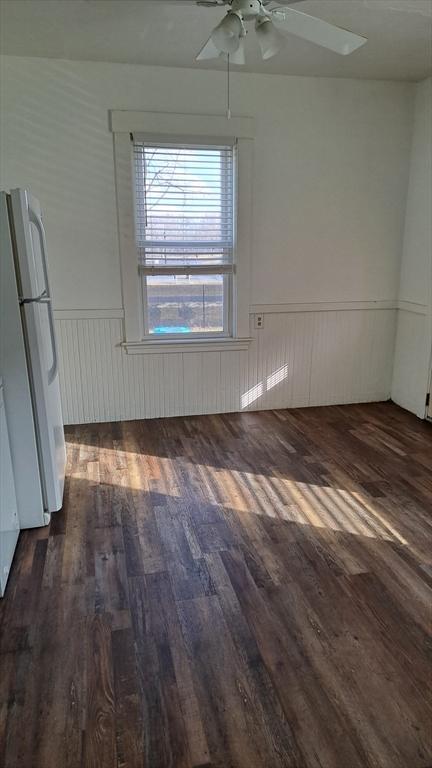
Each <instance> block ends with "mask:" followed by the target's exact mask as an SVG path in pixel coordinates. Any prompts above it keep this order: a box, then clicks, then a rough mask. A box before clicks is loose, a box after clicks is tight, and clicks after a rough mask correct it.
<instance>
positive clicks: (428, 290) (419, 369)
mask: <svg viewBox="0 0 432 768" xmlns="http://www.w3.org/2000/svg"><path fill="white" fill-rule="evenodd" d="M399 301H400V309H399V311H398V322H397V336H396V347H395V360H394V373H393V384H392V398H393V400H394V401H395V402H397V403H398V404H399V405H402V406H403V407H404V408H407V409H408V410H410V411H412V412H413V413H416V414H417V415H418V416H420V417H424V413H425V396H426V392H427V390H428V380H429V374H430V360H431V351H432V78H429V79H428V80H425V81H423V82H422V83H419V84H418V85H417V86H416V98H415V113H414V129H413V140H412V149H411V160H410V175H409V185H408V196H407V205H406V217H405V230H404V240H403V253H402V261H401V272H400V287H399Z"/></svg>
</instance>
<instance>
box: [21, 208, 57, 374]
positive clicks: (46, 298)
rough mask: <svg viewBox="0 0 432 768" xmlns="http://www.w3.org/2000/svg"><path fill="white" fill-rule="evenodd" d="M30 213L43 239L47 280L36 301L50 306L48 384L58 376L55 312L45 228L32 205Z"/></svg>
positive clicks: (43, 265) (43, 261)
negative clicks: (51, 361)
mask: <svg viewBox="0 0 432 768" xmlns="http://www.w3.org/2000/svg"><path fill="white" fill-rule="evenodd" d="M28 213H29V219H30V221H31V222H32V223H33V224H34V225H35V227H36V229H37V231H38V232H39V237H40V241H41V255H42V269H43V274H44V280H45V290H44V291H43V293H41V295H40V296H39V297H38V298H37V299H36V301H38V302H41V303H46V304H47V306H48V325H49V331H50V338H51V349H52V358H53V363H52V366H51V368H50V370H49V371H48V384H51V383H52V382H53V381H54V379H55V377H56V376H57V372H58V358H57V344H56V338H55V330H54V314H53V308H52V304H51V294H50V288H49V278H48V264H47V255H46V253H47V248H46V237H45V229H44V225H43V223H42V219H41V218H40V217H39V216H37V215H36V213H35V211H33V209H32V208H31V207H30V206H29V207H28Z"/></svg>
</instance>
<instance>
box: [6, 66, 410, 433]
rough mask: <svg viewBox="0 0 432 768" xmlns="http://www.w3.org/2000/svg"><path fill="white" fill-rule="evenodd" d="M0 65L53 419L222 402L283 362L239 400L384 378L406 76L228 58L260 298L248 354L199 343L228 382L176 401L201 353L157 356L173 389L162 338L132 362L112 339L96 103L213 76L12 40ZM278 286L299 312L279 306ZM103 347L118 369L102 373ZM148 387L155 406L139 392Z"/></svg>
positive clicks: (205, 90) (193, 92) (127, 105)
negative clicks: (266, 68) (48, 346)
mask: <svg viewBox="0 0 432 768" xmlns="http://www.w3.org/2000/svg"><path fill="white" fill-rule="evenodd" d="M0 75H1V83H0V85H1V93H2V96H1V99H2V104H1V107H2V110H1V111H2V115H3V125H2V126H1V136H2V138H1V144H0V153H1V156H0V161H1V162H0V168H1V170H0V174H1V175H0V186H1V187H2V188H3V187H6V188H7V187H13V186H28V187H30V188H31V189H32V191H33V193H34V194H35V195H36V196H37V197H39V198H40V200H41V203H42V206H43V209H44V212H45V223H46V229H47V233H48V241H49V250H50V267H51V275H52V280H51V282H52V287H53V293H54V296H55V302H56V304H55V306H56V309H57V310H58V314H57V317H58V321H59V335H60V340H61V354H62V359H63V365H64V368H63V400H64V405H65V412H66V420H68V421H77V420H78V421H80V420H82V421H84V420H95V421H97V420H101V419H104V418H108V417H109V418H112V419H115V418H123V417H124V418H126V417H129V418H131V417H132V416H135V417H145V416H147V415H162V413H164V414H170V413H174V412H176V413H177V412H191V409H192V410H196V409H198V410H202V411H211V410H219V409H226V410H237V409H239V408H241V407H242V405H241V404H242V402H245V400H244V397H243V396H244V395H245V393H246V392H247V391H248V390H249V389H251V387H254V386H256V385H259V382H261V381H262V380H263V377H264V378H265V377H268V376H269V375H272V373H273V370H278V368H280V367H281V366H284V365H288V364H289V366H290V381H292V382H293V390H292V392H293V393H294V394H290V395H288V394H287V389H285V390H282V389H281V386H275V387H273V388H272V390H268V391H267V392H266V393H262V394H261V395H260V396H259V397H257V398H256V399H255V400H253V401H251V403H250V404H249V405H248V406H247V407H274V406H275V404H278V405H279V406H283V405H295V404H310V403H314V404H318V403H327V402H349V401H350V400H352V401H354V400H356V401H359V400H373V399H382V398H386V397H388V396H389V394H390V385H391V359H392V354H393V340H394V328H395V312H394V310H393V309H392V308H391V307H394V306H395V301H396V298H397V290H398V283H399V263H400V258H401V243H402V231H403V221H404V207H405V197H406V185H407V178H408V162H409V151H410V140H411V129H412V106H413V96H414V86H413V85H411V84H407V83H392V82H376V81H370V82H369V81H364V80H363V81H355V80H336V79H324V78H322V79H320V78H301V77H285V76H274V75H273V76H265V75H252V74H237V73H236V74H234V75H233V84H232V106H233V111H234V112H235V113H237V114H243V115H251V116H253V117H254V119H255V123H256V132H257V137H256V141H255V184H254V189H253V208H254V221H253V237H252V240H253V252H252V290H251V297H250V298H251V305H253V306H255V307H257V306H258V307H259V306H262V305H266V311H267V312H268V314H267V315H266V318H265V330H264V332H261V333H262V334H263V335H262V336H261V337H260V338H258V337H257V338H256V340H255V341H254V342H252V345H251V348H250V351H249V353H246V354H247V361H246V358H245V356H244V353H241V352H239V353H235V352H229V353H226V354H228V355H231V356H232V357H230V358H229V365H228V367H225V368H224V367H223V365H222V363H220V366H219V363H218V362H217V361H216V358H215V360H214V361H213V362H214V365H215V366H216V367H218V366H219V370H220V371H221V376H222V377H225V378H224V381H225V384H224V386H225V390H226V391H230V392H231V395H230V396H229V397H228V400H226V399H224V397H225V395H224V396H222V395H218V396H217V397H216V395H215V394H213V395H211V394H210V392H207V390H206V386H204V387H203V390H202V394H201V395H199V397H198V395H197V400H196V401H194V403H193V404H192V403H191V402H190V399H191V398H192V399H193V397H192V395H191V396H190V397H189V389H188V388H189V387H190V386H192V380H191V379H194V378H197V377H201V380H202V375H203V374H202V371H203V365H204V364H203V360H204V358H202V357H201V356H198V357H197V358H196V359H194V361H193V364H192V357H191V355H190V353H188V358H187V359H188V364H187V365H186V367H185V366H184V363H183V361H180V359H179V358H178V357H176V356H174V355H172V356H165V355H164V356H163V357H169V358H170V359H169V361H165V362H164V368H163V370H164V371H165V370H168V369H169V370H170V372H171V373H174V374H175V376H176V377H178V376H180V377H181V384H179V388H180V389H181V388H183V390H182V391H186V393H187V397H186V398H185V399H182V396H181V395H178V396H177V395H176V396H175V397H176V398H177V401H178V402H173V400H172V398H171V394H170V392H168V390H167V391H166V392H165V389H166V388H167V387H168V383H167V380H166V377H165V376H163V377H160V375H159V374H160V372H161V369H160V365H161V360H162V357H161V356H155V361H154V365H153V366H152V364H151V362H150V360H148V359H147V358H142V359H141V358H140V359H138V360H135V361H134V362H133V363H132V361H131V359H130V358H127V356H126V355H124V353H123V352H121V351H120V349H119V348H118V347H117V346H116V344H118V342H119V341H120V340H121V320H119V318H118V314H119V310H121V309H122V307H121V283H120V269H119V256H118V240H117V224H116V207H115V190H114V169H113V153H112V135H111V134H110V132H109V130H108V110H109V109H146V110H154V111H175V112H186V113H188V112H195V113H212V112H213V113H219V114H220V113H222V112H223V109H224V102H225V76H224V75H223V74H221V73H218V72H210V71H195V70H193V69H188V70H179V69H170V68H155V67H139V66H128V65H121V64H104V63H89V62H70V61H59V60H43V59H25V58H18V57H6V58H4V59H3V60H2V61H1V70H0ZM341 302H343V303H344V304H343V306H344V308H345V310H344V311H342V310H339V309H338V308H339V307H340V303H341ZM370 302H379V304H377V305H374V304H371V303H370ZM293 303H295V304H296V305H299V304H300V305H301V304H303V303H308V305H309V306H308V307H307V309H311V308H312V309H315V310H316V312H314V313H310V312H306V311H304V312H303V311H302V312H297V313H296V316H295V320H294V318H293V314H292V313H291V309H292V307H291V305H292V304H293ZM311 303H312V307H311V306H310V304H311ZM315 303H321V304H320V306H319V307H318V306H317V305H316V304H315ZM276 305H284V306H283V307H282V308H283V309H284V310H285V312H276V311H273V310H274V309H276V308H277V309H280V308H281V307H280V306H278V307H276ZM376 307H386V308H381V309H377V308H376ZM295 309H296V310H298V309H302V307H298V306H296V307H295ZM305 309H306V307H305ZM95 310H101V311H102V317H101V318H99V319H97V318H96V317H95ZM288 310H289V312H288V314H287V311H288ZM327 310H331V312H330V313H329V312H328V311H327ZM334 310H338V311H334ZM96 314H97V313H96ZM312 315H313V319H311V318H312ZM315 315H316V316H315ZM270 329H271V333H270ZM311 329H312V330H311ZM264 334H265V339H266V344H264V341H263V340H264ZM263 344H264V346H263ZM260 345H261V353H260V352H259V346H260ZM264 347H265V351H264V354H263V350H264ZM299 350H301V352H299ZM323 350H326V352H325V353H324V351H323ZM224 354H225V353H224ZM111 355H113V356H114V358H115V359H116V361H117V362H116V366H117V367H116V371H118V376H119V378H118V380H117V384H115V383H113V382H114V379H113V382H111V383H108V382H107V381H104V380H103V378H104V376H105V375H106V372H105V368H104V365H105V364H106V360H107V359H110V356H111ZM389 355H390V357H389ZM156 357H157V360H156ZM180 357H181V356H180ZM371 359H373V360H374V361H375V362H374V365H373V366H369V362H370V360H371ZM221 360H222V357H221ZM271 360H274V365H275V368H274V369H272V366H273V362H271ZM389 361H390V362H389ZM276 363H277V365H276ZM205 365H206V364H205ZM158 366H159V368H158ZM167 366H168V368H167ZM90 369H91V370H92V371H93V374H92V377H91V379H90V378H89V370H90ZM185 371H186V373H185ZM222 371H223V372H222ZM104 372H105V373H104ZM116 375H117V374H116ZM128 377H129V378H128ZM130 377H132V378H130ZM320 377H321V378H320ZM125 382H130V383H129V384H127V385H126V383H125ZM194 386H197V387H198V388H200V387H202V386H203V385H202V384H196V385H194ZM104 387H105V389H106V390H108V389H109V387H111V388H112V392H111V394H110V395H109V396H108V394H107V395H106V397H105V396H102V394H101V392H102V389H103V388H104ZM131 387H132V389H131ZM152 387H156V389H157V388H159V389H160V394H159V395H158V396H160V397H161V398H162V399H163V402H164V406H163V407H162V405H160V404H159V405H156V406H155V407H153V406H152V407H150V406H149V405H148V403H149V402H150V400H149V397H150V395H149V397H147V395H146V392H147V393H150V392H151V391H152ZM286 387H288V384H286ZM89 388H90V390H91V393H92V394H91V396H90V394H89V392H90V390H89ZM225 390H224V391H225ZM132 391H133V393H134V394H133V396H132V394H131V393H132ZM282 391H284V392H285V395H284V396H282V395H281V394H280V393H281V392H282ZM276 394H277V397H276ZM242 397H243V401H242ZM80 398H83V401H82V403H81V404H79V401H80ZM107 398H108V399H107ZM124 398H126V400H128V402H124V403H123V405H121V402H123V400H124ZM107 403H109V406H108V405H107Z"/></svg>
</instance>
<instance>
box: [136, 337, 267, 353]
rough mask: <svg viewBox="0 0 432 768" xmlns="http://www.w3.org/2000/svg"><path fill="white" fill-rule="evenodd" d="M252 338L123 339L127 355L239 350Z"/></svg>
mask: <svg viewBox="0 0 432 768" xmlns="http://www.w3.org/2000/svg"><path fill="white" fill-rule="evenodd" d="M251 341H252V339H250V338H242V339H184V340H183V339H179V340H177V339H176V340H173V339H166V340H164V341H159V340H158V341H153V340H151V341H124V342H123V343H122V344H121V346H122V347H123V349H124V350H125V352H126V353H127V354H128V355H154V354H156V355H157V354H170V353H178V352H240V351H242V350H247V349H248V348H249V344H250V343H251Z"/></svg>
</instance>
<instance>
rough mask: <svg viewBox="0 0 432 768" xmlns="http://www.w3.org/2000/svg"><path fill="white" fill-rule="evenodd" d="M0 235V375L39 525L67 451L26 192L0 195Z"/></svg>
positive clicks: (54, 498) (21, 510) (29, 516)
mask: <svg viewBox="0 0 432 768" xmlns="http://www.w3.org/2000/svg"><path fill="white" fill-rule="evenodd" d="M0 237H1V242H0V376H1V377H2V380H3V399H4V409H5V414H6V421H7V428H8V439H9V447H10V454H11V459H12V468H13V474H14V479H15V492H16V501H17V510H18V518H19V525H20V528H35V527H38V526H43V525H47V524H48V523H49V520H50V514H51V513H52V512H56V511H57V510H59V509H60V508H61V506H62V500H63V486H64V473H65V463H66V451H65V440H64V431H63V421H62V412H61V402H60V388H59V376H58V356H57V346H56V339H55V329H54V320H53V310H52V304H51V292H50V286H49V278H48V263H47V251H46V239H45V231H44V226H43V222H42V215H41V209H40V205H39V203H38V201H37V200H36V199H35V198H34V197H33V196H32V195H31V194H30V193H29V192H28V191H26V190H23V189H15V190H13V191H11V192H10V193H6V192H1V193H0ZM3 496H4V494H3V492H2V491H0V536H1V535H2V531H1V526H3V528H4V527H5V526H6V525H7V523H5V522H4V519H5V518H7V510H5V500H4V498H3ZM2 520H3V522H1V521H2ZM0 566H1V568H2V570H3V568H4V567H5V564H4V563H1V564H0ZM6 567H8V566H7V564H6Z"/></svg>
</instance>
